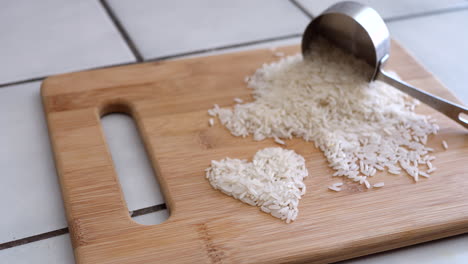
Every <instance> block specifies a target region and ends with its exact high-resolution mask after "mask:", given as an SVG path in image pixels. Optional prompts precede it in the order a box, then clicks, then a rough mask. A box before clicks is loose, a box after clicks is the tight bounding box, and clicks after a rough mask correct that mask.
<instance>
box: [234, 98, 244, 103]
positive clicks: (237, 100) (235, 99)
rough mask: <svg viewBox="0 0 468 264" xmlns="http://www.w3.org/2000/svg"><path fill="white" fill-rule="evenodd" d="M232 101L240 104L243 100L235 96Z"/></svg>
mask: <svg viewBox="0 0 468 264" xmlns="http://www.w3.org/2000/svg"><path fill="white" fill-rule="evenodd" d="M234 102H236V103H238V104H242V103H243V102H244V100H242V99H240V98H237V97H236V98H234Z"/></svg>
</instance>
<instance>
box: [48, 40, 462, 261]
mask: <svg viewBox="0 0 468 264" xmlns="http://www.w3.org/2000/svg"><path fill="white" fill-rule="evenodd" d="M279 50H280V51H283V52H285V53H286V54H293V53H296V52H298V51H299V48H298V47H297V46H292V47H283V48H280V49H279ZM277 59H278V58H277V57H275V56H274V55H273V54H272V52H271V51H269V50H255V51H247V52H240V53H233V54H225V55H218V56H211V57H203V58H193V59H183V60H175V61H161V62H151V63H145V64H139V65H132V66H124V67H117V68H110V69H101V70H93V71H86V72H78V73H72V74H65V75H59V76H55V77H52V78H48V79H47V80H45V81H44V83H43V86H42V98H43V103H44V108H45V112H46V115H47V120H48V126H49V133H50V137H51V141H52V144H53V150H54V153H55V161H56V166H57V170H58V174H59V177H60V183H61V188H62V195H63V199H64V202H65V208H66V214H67V218H68V224H69V227H70V234H71V237H72V241H73V248H74V252H75V257H76V260H77V263H80V264H89V263H285V262H310V263H327V262H332V261H338V260H343V259H348V258H352V257H357V256H361V255H366V254H370V253H375V252H379V251H384V250H389V249H393V248H398V247H403V246H407V245H411V244H415V243H420V242H424V241H429V240H433V239H438V238H442V237H446V236H451V235H456V234H461V233H465V232H467V231H468V175H467V174H468V136H467V132H466V130H465V129H463V128H462V127H461V126H458V125H457V124H456V123H454V122H452V121H450V120H449V119H447V118H445V117H444V116H442V115H440V114H438V113H436V112H434V111H433V110H431V109H430V108H428V107H426V106H420V107H418V110H417V111H419V112H421V113H427V114H431V115H433V116H434V117H436V118H437V119H438V120H439V122H438V123H439V125H440V126H441V130H440V133H439V134H438V135H437V136H432V137H430V139H429V146H431V147H433V148H435V150H436V152H435V156H436V157H437V159H436V160H435V162H434V165H435V166H436V167H438V170H437V171H436V173H434V174H433V176H432V177H431V178H430V179H422V180H421V181H420V182H418V183H417V184H415V183H414V182H413V181H412V179H410V177H409V176H406V175H403V176H391V175H386V174H378V175H376V176H375V177H374V178H375V179H374V182H378V181H381V180H382V181H385V187H384V188H382V189H380V190H367V189H364V188H362V186H359V185H356V184H353V183H347V185H346V187H344V190H343V191H341V192H340V193H335V192H331V191H327V186H328V185H329V184H330V183H332V182H336V178H335V179H332V177H331V174H332V171H331V169H330V168H328V166H327V164H326V161H325V158H324V156H323V154H322V153H321V152H320V151H318V150H317V149H315V147H314V146H313V144H312V143H305V142H303V141H302V140H299V139H293V140H288V141H287V148H288V149H293V150H295V151H296V152H297V153H299V154H301V155H303V156H304V157H305V158H306V164H307V167H308V169H309V173H310V176H309V177H307V178H306V180H305V183H306V185H307V190H308V192H307V194H306V195H305V196H304V197H303V199H302V200H301V202H300V204H299V209H300V212H299V216H298V219H297V220H296V221H295V222H294V223H292V224H286V223H284V222H283V221H281V220H278V219H276V218H273V217H271V216H270V215H267V214H265V213H262V212H260V210H258V208H255V207H251V206H248V205H246V204H243V203H241V202H239V201H237V200H234V199H232V198H231V197H228V196H226V195H224V194H222V193H220V192H218V191H216V190H213V189H212V188H211V186H210V185H209V183H208V181H207V180H206V179H205V175H204V169H205V168H206V167H208V166H209V164H210V161H211V160H213V159H222V158H225V157H227V156H229V157H232V158H246V159H251V158H252V157H253V155H254V154H255V152H256V151H258V150H259V149H261V148H264V147H268V146H275V143H274V142H273V141H272V140H264V141H261V142H255V141H253V140H252V138H246V139H242V138H236V137H233V136H232V135H231V134H230V133H229V131H228V130H226V129H225V128H224V127H222V126H221V125H219V123H218V122H217V124H216V125H215V126H214V127H211V128H210V127H209V126H208V122H207V121H208V118H209V117H208V115H207V112H206V111H207V109H209V108H211V107H212V105H213V104H214V103H218V104H220V105H221V106H233V105H234V102H233V98H234V97H239V98H242V99H244V100H246V101H249V100H252V98H251V96H250V91H249V89H248V88H247V87H246V86H245V84H244V81H243V80H244V77H245V76H246V75H250V74H252V73H253V72H254V71H255V69H257V68H258V67H260V66H261V65H262V63H264V62H269V61H274V60H277ZM387 68H388V69H390V70H394V71H396V72H397V73H398V74H399V75H400V76H401V77H402V79H404V80H405V81H408V82H409V83H411V84H414V85H415V86H417V87H420V88H422V89H424V90H427V91H430V92H432V93H434V94H437V95H439V96H442V97H445V98H448V99H450V100H454V101H457V100H456V98H455V97H454V96H453V95H452V94H451V93H450V92H449V91H448V90H447V89H446V88H444V87H443V86H442V85H441V84H440V83H439V82H438V81H437V80H436V79H435V78H434V76H432V75H431V74H430V73H428V72H427V71H426V70H425V69H424V68H423V67H421V66H420V65H419V64H418V63H417V62H416V61H415V60H414V59H413V58H412V57H411V56H409V55H408V54H407V53H406V52H405V50H404V49H402V48H401V47H400V46H399V45H398V44H396V43H393V49H392V58H391V60H390V63H389V65H388V67H387ZM110 112H125V113H129V114H131V115H132V116H133V117H134V118H135V120H136V123H137V126H138V128H139V131H140V133H141V135H142V137H143V141H144V143H145V146H146V148H147V151H148V154H149V156H150V160H151V162H152V164H153V167H154V170H155V173H156V175H157V177H158V180H159V183H160V185H161V189H162V190H163V192H164V197H165V199H166V202H167V205H168V208H169V209H170V214H171V215H170V218H169V219H168V220H167V221H166V222H164V223H162V224H160V225H155V226H144V225H140V224H137V223H135V222H133V221H132V219H131V218H130V217H129V214H128V209H127V206H126V204H125V201H124V199H123V195H122V191H121V188H120V186H119V182H118V178H117V176H116V172H115V169H114V165H113V163H112V160H111V156H110V155H109V150H108V147H107V145H106V142H105V139H104V136H103V131H102V127H101V124H100V117H101V116H102V115H104V114H106V113H110ZM442 140H446V141H447V142H448V144H449V146H450V148H449V149H448V150H447V151H444V150H443V148H442V146H441V141H442Z"/></svg>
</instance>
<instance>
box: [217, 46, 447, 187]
mask: <svg viewBox="0 0 468 264" xmlns="http://www.w3.org/2000/svg"><path fill="white" fill-rule="evenodd" d="M310 56H311V58H313V59H308V58H306V59H304V58H303V57H302V56H301V55H300V54H298V55H295V56H287V57H283V58H281V59H279V61H276V62H273V63H270V64H264V65H263V66H262V67H261V68H259V69H258V70H257V71H256V72H255V73H254V74H253V75H252V76H250V77H249V78H246V81H247V86H248V87H249V88H251V89H252V95H253V98H254V101H252V102H249V103H244V104H236V105H235V106H234V107H233V108H219V107H217V106H215V107H214V109H213V111H214V112H215V113H216V115H217V117H218V118H219V121H220V123H221V124H222V125H224V126H225V127H226V128H227V129H229V131H230V132H231V134H232V135H234V136H239V137H247V136H249V135H253V138H254V139H255V140H264V139H267V138H274V139H275V138H278V139H280V140H284V139H291V138H293V137H297V138H302V139H303V140H305V141H314V144H315V146H316V147H317V148H319V149H320V150H321V151H322V152H323V154H324V155H325V157H326V159H327V162H328V164H329V166H330V167H331V168H332V169H333V170H335V171H336V172H338V173H336V172H335V173H334V175H335V176H341V177H347V178H349V179H351V180H353V181H356V182H360V184H365V180H366V178H364V179H363V178H362V175H364V176H369V177H371V176H373V175H376V174H377V170H379V171H385V170H387V171H388V172H389V173H391V174H400V173H401V170H402V169H403V170H404V171H406V172H407V173H408V174H409V175H411V176H412V177H413V178H414V179H415V180H418V177H419V175H418V174H417V172H418V166H419V163H423V162H424V161H425V162H427V161H431V160H433V159H434V157H433V156H428V153H429V152H432V151H434V150H433V149H432V148H429V147H427V146H426V141H427V138H428V135H431V134H436V133H437V130H438V129H439V126H438V125H437V124H435V120H433V119H430V118H427V117H426V116H424V115H421V114H417V113H416V112H414V109H415V107H416V106H417V105H418V102H417V101H416V100H414V99H412V98H411V97H409V96H407V95H405V94H403V93H401V92H400V91H398V90H397V89H395V88H393V87H391V86H389V85H387V84H385V83H382V82H372V83H369V82H368V80H367V77H366V76H367V73H368V72H367V70H368V68H367V67H368V66H367V65H366V64H365V63H364V62H362V61H357V60H356V59H354V58H353V57H352V56H349V55H347V54H345V53H344V52H342V51H341V50H340V49H337V48H334V47H333V46H331V45H317V47H315V48H314V49H312V50H311V54H310ZM275 142H277V140H276V139H275ZM277 143H278V142H277ZM279 144H281V143H279ZM400 167H401V168H400ZM387 168H388V169H387ZM358 175H359V176H358Z"/></svg>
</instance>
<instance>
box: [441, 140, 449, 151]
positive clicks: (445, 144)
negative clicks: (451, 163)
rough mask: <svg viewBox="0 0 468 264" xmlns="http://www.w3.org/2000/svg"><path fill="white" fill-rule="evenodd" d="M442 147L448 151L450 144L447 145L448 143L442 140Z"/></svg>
mask: <svg viewBox="0 0 468 264" xmlns="http://www.w3.org/2000/svg"><path fill="white" fill-rule="evenodd" d="M442 147H444V149H445V150H447V149H448V144H447V141H445V140H442Z"/></svg>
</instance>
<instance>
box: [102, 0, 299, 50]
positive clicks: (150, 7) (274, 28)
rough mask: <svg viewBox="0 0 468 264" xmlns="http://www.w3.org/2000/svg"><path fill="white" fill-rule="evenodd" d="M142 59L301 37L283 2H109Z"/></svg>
mask: <svg viewBox="0 0 468 264" xmlns="http://www.w3.org/2000/svg"><path fill="white" fill-rule="evenodd" d="M109 3H110V5H111V7H112V9H113V10H114V11H115V13H116V14H117V16H118V17H119V19H120V20H121V22H122V24H123V25H124V26H125V28H127V30H128V32H129V35H130V37H131V38H132V39H133V40H134V42H135V44H136V46H137V47H138V49H139V50H140V51H141V53H142V55H143V57H144V58H145V59H151V58H158V57H164V56H170V55H174V54H179V53H187V52H192V51H197V50H205V49H209V48H216V47H222V46H226V45H232V44H237V43H244V42H251V41H256V40H262V39H268V38H275V37H279V36H285V35H291V34H300V33H302V31H303V29H304V27H305V25H306V24H307V22H308V18H307V17H306V16H304V15H303V14H302V13H301V11H300V10H298V9H297V8H296V7H295V6H293V5H292V4H291V3H289V2H288V1H271V0H256V1H250V0H237V1H230V0H218V1H212V0H201V1H200V0H199V1H192V0H176V1H164V0H157V1H154V0H140V1H138V2H137V3H135V2H133V1H128V0H112V1H109Z"/></svg>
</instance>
